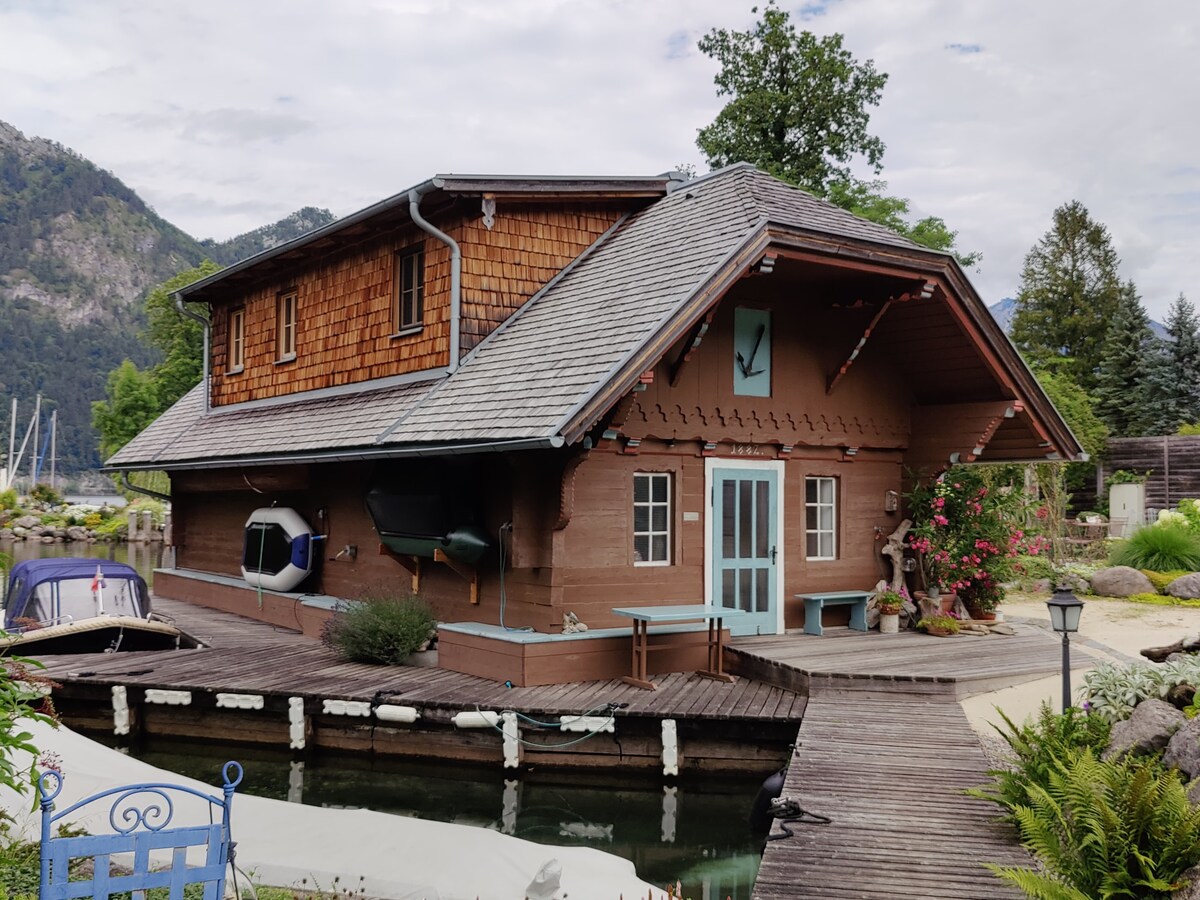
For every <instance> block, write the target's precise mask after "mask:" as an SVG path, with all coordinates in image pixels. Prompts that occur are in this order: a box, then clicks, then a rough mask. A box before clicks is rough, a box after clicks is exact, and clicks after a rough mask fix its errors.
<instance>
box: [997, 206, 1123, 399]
mask: <svg viewBox="0 0 1200 900" xmlns="http://www.w3.org/2000/svg"><path fill="white" fill-rule="evenodd" d="M1119 264H1120V260H1119V259H1118V257H1117V252H1116V250H1114V249H1113V246H1112V240H1111V238H1110V237H1109V234H1108V229H1107V228H1105V227H1104V226H1103V225H1102V224H1100V223H1099V222H1095V221H1093V220H1092V218H1091V216H1090V215H1089V214H1088V211H1087V209H1086V208H1085V207H1084V206H1083V204H1082V203H1080V202H1079V201H1077V200H1073V201H1071V202H1070V203H1067V204H1065V205H1063V206H1060V207H1059V208H1058V209H1056V210H1055V211H1054V225H1053V227H1052V228H1051V229H1050V230H1049V231H1047V232H1046V234H1045V235H1043V237H1042V239H1041V240H1040V241H1038V243H1037V244H1036V245H1034V247H1033V249H1031V250H1030V251H1029V253H1028V255H1027V256H1026V257H1025V268H1024V271H1023V272H1022V273H1021V286H1020V289H1019V291H1018V293H1017V310H1016V314H1015V315H1014V316H1013V327H1012V338H1013V342H1014V343H1015V344H1016V345H1017V347H1019V348H1020V349H1021V350H1022V351H1023V352H1024V353H1026V354H1027V355H1028V356H1029V357H1031V358H1033V359H1035V360H1036V359H1047V358H1051V357H1056V356H1058V357H1061V356H1065V357H1068V358H1070V360H1071V363H1070V370H1071V373H1072V375H1073V377H1074V379H1075V381H1077V382H1078V383H1079V384H1080V385H1081V386H1082V387H1083V388H1085V389H1091V388H1092V387H1094V386H1095V384H1096V370H1097V368H1098V367H1099V365H1100V357H1101V347H1102V345H1103V343H1104V337H1105V334H1106V332H1107V331H1108V325H1109V322H1110V321H1111V320H1112V318H1113V315H1114V314H1115V313H1116V311H1117V306H1118V304H1119V301H1120V296H1121V283H1120V281H1119V279H1118V277H1117V267H1118V266H1119Z"/></svg>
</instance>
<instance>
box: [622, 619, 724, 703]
mask: <svg viewBox="0 0 1200 900" xmlns="http://www.w3.org/2000/svg"><path fill="white" fill-rule="evenodd" d="M613 613H614V614H616V615H618V616H625V617H626V618H629V619H633V653H632V663H633V672H632V674H630V675H626V676H625V677H624V678H623V679H622V680H623V681H624V682H626V683H627V684H632V685H636V686H637V687H640V688H643V689H645V690H648V691H652V690H654V682H653V681H651V680H650V679H649V677H648V676H647V675H646V657H647V655H648V654H649V652H650V651H651V650H665V649H670V648H671V645H670V644H666V645H663V646H659V647H655V646H649V645H647V643H646V635H647V628H648V627H649V626H650V625H651V624H658V625H661V624H665V623H677V622H687V621H694V620H697V619H702V620H704V621H705V622H706V623H707V624H708V640H707V647H708V668H706V669H701V670H699V671H698V672H697V673H696V674H698V675H703V676H704V677H706V678H714V679H716V680H718V681H727V682H732V681H733V676H732V675H726V674H725V670H724V667H723V665H724V664H723V662H722V655H723V653H724V636H723V635H724V631H723V626H722V623H721V620H722V619H724V618H726V617H728V616H740V615H742V614H743V611H742V610H740V609H728V608H726V607H723V606H710V605H706V604H703V603H698V604H690V605H676V606H628V607H622V608H618V609H614V610H613Z"/></svg>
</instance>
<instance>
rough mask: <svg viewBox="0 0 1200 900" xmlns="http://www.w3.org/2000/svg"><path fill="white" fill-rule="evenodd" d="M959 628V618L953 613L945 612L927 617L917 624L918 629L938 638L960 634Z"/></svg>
mask: <svg viewBox="0 0 1200 900" xmlns="http://www.w3.org/2000/svg"><path fill="white" fill-rule="evenodd" d="M958 627H959V624H958V617H957V616H956V615H954V613H952V612H944V613H938V614H936V615H932V616H925V617H924V618H923V619H921V621H919V622H918V623H917V628H920V629H921V630H922V631H925V632H926V633H927V634H934V635H938V636H945V635H948V634H958Z"/></svg>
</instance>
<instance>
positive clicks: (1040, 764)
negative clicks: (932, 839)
mask: <svg viewBox="0 0 1200 900" xmlns="http://www.w3.org/2000/svg"><path fill="white" fill-rule="evenodd" d="M997 712H999V713H1000V718H1001V719H1003V720H1004V725H1003V726H1000V725H993V727H994V728H995V729H996V731H997V732H998V733H999V735H1000V736H1001V737H1002V738H1004V742H1005V743H1006V744H1008V747H1009V749H1010V750H1011V751H1012V756H1013V760H1012V767H1011V768H1004V769H991V770H989V771H988V774H989V775H991V776H992V779H993V783H992V784H991V785H989V786H987V787H985V788H977V789H974V790H971V791H968V793H969V794H971V795H972V796H974V797H978V798H979V799H981V800H990V801H991V802H993V803H997V804H999V805H1000V806H1001V807H1003V808H1004V810H1005V811H1006V814H1007V816H1008V817H1009V818H1010V819H1013V818H1014V817H1013V815H1012V811H1013V810H1014V809H1015V808H1016V807H1017V806H1020V805H1021V804H1023V803H1025V802H1026V801H1027V799H1028V790H1029V787H1030V785H1038V786H1040V787H1045V786H1046V785H1048V784H1049V783H1050V772H1051V771H1053V769H1054V766H1055V764H1056V763H1057V762H1058V761H1059V760H1061V759H1065V758H1066V757H1067V756H1068V755H1070V754H1071V753H1072V752H1075V751H1078V750H1082V749H1085V748H1086V749H1090V750H1092V751H1093V752H1095V753H1100V752H1101V751H1102V750H1103V749H1104V748H1105V747H1106V746H1108V735H1109V731H1110V730H1111V726H1110V724H1109V723H1108V721H1107V720H1106V719H1103V718H1101V717H1100V716H1094V715H1089V714H1088V713H1086V712H1084V711H1083V710H1081V709H1076V708H1074V707H1072V708H1070V709H1068V710H1066V711H1065V712H1064V713H1062V714H1061V715H1059V714H1058V713H1056V712H1054V710H1053V709H1051V708H1050V704H1049V703H1043V704H1042V706H1041V709H1040V710H1039V712H1038V716H1037V718H1036V719H1035V720H1027V721H1026V722H1025V723H1024V724H1022V725H1017V724H1016V723H1014V722H1013V720H1012V719H1010V718H1009V717H1008V716H1007V715H1006V714H1005V713H1004V712H1003V711H1000V710H997Z"/></svg>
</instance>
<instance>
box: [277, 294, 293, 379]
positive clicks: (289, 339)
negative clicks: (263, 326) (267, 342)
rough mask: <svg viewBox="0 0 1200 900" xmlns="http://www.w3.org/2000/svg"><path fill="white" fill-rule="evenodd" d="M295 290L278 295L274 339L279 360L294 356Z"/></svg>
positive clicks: (282, 360)
mask: <svg viewBox="0 0 1200 900" xmlns="http://www.w3.org/2000/svg"><path fill="white" fill-rule="evenodd" d="M296 305H297V304H296V292H295V291H292V292H291V293H287V294H281V295H280V297H279V315H278V323H277V325H276V341H277V343H278V350H279V356H278V359H279V361H280V362H284V361H286V360H289V359H295V358H296V320H297V318H298V316H297V309H296Z"/></svg>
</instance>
